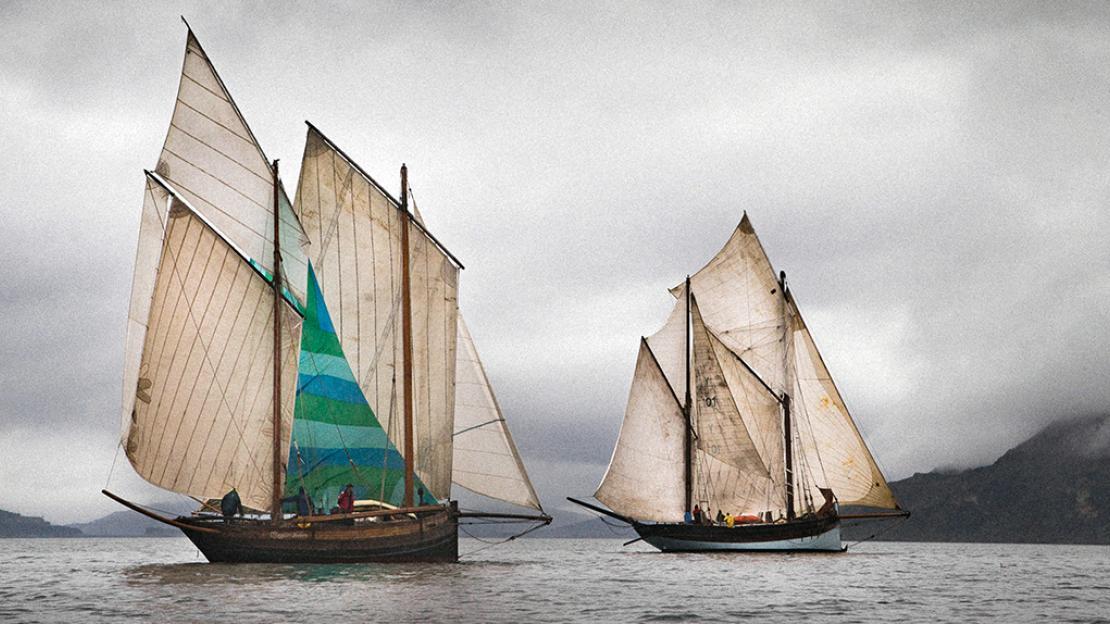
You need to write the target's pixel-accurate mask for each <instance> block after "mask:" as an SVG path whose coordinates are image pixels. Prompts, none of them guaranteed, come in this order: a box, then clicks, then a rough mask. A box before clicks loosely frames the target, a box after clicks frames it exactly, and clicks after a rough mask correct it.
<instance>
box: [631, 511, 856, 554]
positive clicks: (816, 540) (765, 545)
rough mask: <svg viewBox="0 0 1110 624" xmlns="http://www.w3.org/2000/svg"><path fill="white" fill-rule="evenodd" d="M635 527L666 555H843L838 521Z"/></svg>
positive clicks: (641, 525)
mask: <svg viewBox="0 0 1110 624" xmlns="http://www.w3.org/2000/svg"><path fill="white" fill-rule="evenodd" d="M633 528H634V529H635V530H636V532H637V533H638V534H639V535H640V537H641V538H643V540H644V541H645V542H647V543H648V544H651V545H652V546H654V547H656V548H658V549H659V550H661V551H663V552H843V551H844V550H845V548H844V546H843V544H842V543H841V541H840V521H839V519H838V518H819V519H811V520H799V521H796V522H790V523H785V524H750V525H738V526H735V527H731V528H730V527H726V526H717V525H709V526H707V525H694V524H641V523H635V524H634V525H633Z"/></svg>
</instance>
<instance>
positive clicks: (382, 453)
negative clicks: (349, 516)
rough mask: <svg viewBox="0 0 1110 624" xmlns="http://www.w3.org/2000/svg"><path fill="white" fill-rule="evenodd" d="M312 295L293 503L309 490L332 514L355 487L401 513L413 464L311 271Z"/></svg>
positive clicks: (291, 478)
mask: <svg viewBox="0 0 1110 624" xmlns="http://www.w3.org/2000/svg"><path fill="white" fill-rule="evenodd" d="M307 295H308V299H307V301H306V305H305V316H304V331H303V333H302V334H301V353H300V367H299V369H298V375H297V403H296V410H295V411H296V415H295V419H294V421H293V436H292V443H291V445H290V449H289V462H288V464H287V474H286V480H285V495H286V496H293V495H294V494H296V492H297V490H298V489H299V488H300V487H304V488H305V492H307V493H308V494H309V496H310V497H311V498H312V500H313V501H315V503H316V505H317V507H318V508H320V509H325V510H327V509H331V508H332V507H334V506H335V505H336V502H337V499H338V498H339V493H340V492H341V491H342V490H343V488H344V487H345V486H346V485H347V484H348V483H350V484H351V485H353V486H354V492H355V497H356V498H358V499H372V500H379V501H385V502H387V503H390V504H392V505H397V506H400V505H401V504H402V503H403V502H404V496H405V492H404V486H405V459H404V457H402V456H401V454H400V453H399V452H398V451H397V447H395V446H394V445H393V444H392V443H391V442H390V441H389V438H388V437H387V436H386V434H385V431H384V430H383V429H382V425H381V423H380V422H379V421H378V419H377V417H375V415H374V412H373V410H372V409H370V405H369V404H368V403H367V402H366V397H365V396H364V395H363V394H362V390H361V389H360V388H359V386H358V383H357V382H356V381H355V378H354V374H353V373H352V372H351V367H350V365H349V364H348V362H347V358H346V356H345V355H344V353H343V347H342V346H341V345H340V344H339V337H338V336H337V335H336V333H335V325H334V324H333V323H332V320H331V316H330V315H329V314H328V307H327V304H326V303H325V301H324V297H323V293H322V292H321V291H320V287H319V284H318V283H317V281H316V275H315V273H314V272H313V270H312V267H311V266H310V267H309V282H308V293H307ZM415 487H416V488H417V492H416V493H414V499H416V498H417V497H418V496H419V490H421V489H424V484H423V483H421V482H420V481H419V480H417V482H416V484H415ZM416 502H417V504H420V503H421V502H431V496H430V495H426V496H425V497H424V501H419V500H417V501H416Z"/></svg>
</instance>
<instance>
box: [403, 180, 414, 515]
mask: <svg viewBox="0 0 1110 624" xmlns="http://www.w3.org/2000/svg"><path fill="white" fill-rule="evenodd" d="M409 218H410V217H409V170H408V167H406V166H405V165H404V164H402V165H401V344H402V350H403V352H404V367H403V369H404V385H405V391H404V392H405V498H404V506H405V507H412V490H413V482H414V480H415V479H414V477H413V451H412V449H413V446H412V296H411V293H410V292H409Z"/></svg>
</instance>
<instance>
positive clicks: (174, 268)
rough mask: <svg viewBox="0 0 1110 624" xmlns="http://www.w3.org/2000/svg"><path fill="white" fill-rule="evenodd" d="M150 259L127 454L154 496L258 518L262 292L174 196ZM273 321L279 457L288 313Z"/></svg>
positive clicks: (263, 489) (286, 391) (287, 402)
mask: <svg viewBox="0 0 1110 624" xmlns="http://www.w3.org/2000/svg"><path fill="white" fill-rule="evenodd" d="M151 194H152V196H154V197H155V198H157V197H158V196H159V195H158V194H156V193H154V192H153V191H152V192H151ZM155 203H157V202H155ZM145 232H146V233H147V234H150V233H151V232H159V228H147V229H146V230H145ZM159 233H160V232H159ZM150 244H151V238H150V237H144V240H143V242H141V243H140V250H141V251H142V250H147V251H149V247H150ZM155 257H157V258H158V268H157V280H156V283H155V286H154V288H153V292H152V293H151V299H150V302H149V306H147V307H148V309H149V315H148V320H147V331H146V332H145V335H144V337H143V347H142V357H141V364H140V366H139V369H138V372H137V375H136V377H137V379H136V381H135V383H134V385H132V386H131V392H132V393H133V394H134V396H135V399H132V400H131V403H132V404H133V410H132V411H131V418H130V419H129V422H128V427H127V430H126V432H125V439H126V447H125V448H126V452H127V457H128V459H129V460H130V461H131V464H132V465H133V466H134V467H135V470H136V471H137V472H138V473H139V475H141V476H142V477H143V478H144V479H146V480H147V481H149V482H151V483H153V484H155V485H157V486H160V487H163V488H165V489H168V490H172V491H174V492H179V493H181V494H187V495H190V496H195V497H197V498H219V497H221V496H223V494H225V493H226V492H227V491H228V490H230V489H231V488H236V489H238V491H239V494H240V497H241V498H242V500H243V503H244V504H245V505H248V506H251V507H255V508H261V509H267V508H269V505H270V495H271V491H272V487H273V484H272V482H271V480H272V473H271V468H272V461H273V460H272V435H273V398H274V397H273V370H274V352H273V346H274V345H273V322H274V297H273V290H272V288H271V287H270V285H269V284H268V283H267V281H266V280H265V279H264V278H263V277H262V276H261V275H260V274H259V273H258V272H257V271H256V270H255V268H254V267H252V266H251V264H250V263H249V262H248V261H247V260H246V259H245V258H243V257H242V256H241V255H240V254H239V253H238V252H237V251H236V249H235V248H233V247H232V246H231V245H230V244H228V243H227V242H226V241H225V240H224V239H223V238H222V237H221V236H220V235H219V234H217V233H216V232H215V231H214V230H213V229H212V227H211V226H210V225H208V224H207V223H206V222H205V221H204V220H203V219H201V218H200V217H198V216H197V214H195V213H194V212H192V210H190V209H189V208H188V207H187V206H186V204H185V203H184V202H182V201H180V200H179V199H176V198H175V201H173V202H172V209H171V210H170V211H169V220H168V224H167V227H166V229H165V231H164V240H163V244H162V245H161V253H160V254H158V253H156V254H155ZM136 275H137V278H136V283H137V287H136V289H134V292H133V301H132V304H133V305H132V311H133V313H136V314H139V315H140V316H141V308H142V305H141V304H136V299H138V298H141V297H142V296H143V292H145V291H146V290H147V276H149V271H145V270H144V271H142V272H141V273H137V274H136ZM140 283H141V288H140ZM280 312H281V314H282V315H283V316H282V330H283V333H282V355H283V357H282V390H283V394H282V397H281V400H282V406H281V412H282V415H283V418H282V423H283V428H282V432H281V440H282V444H283V448H284V447H288V444H289V426H290V423H291V422H292V420H293V418H292V416H293V400H294V394H295V390H296V375H297V366H296V363H297V345H298V344H299V341H300V327H301V323H300V317H299V316H298V315H297V314H296V313H295V312H294V311H292V310H291V309H290V308H289V306H288V305H282V306H281V307H280Z"/></svg>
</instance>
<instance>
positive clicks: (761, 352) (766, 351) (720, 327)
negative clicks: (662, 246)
mask: <svg viewBox="0 0 1110 624" xmlns="http://www.w3.org/2000/svg"><path fill="white" fill-rule="evenodd" d="M681 288H682V287H681V286H676V287H675V288H673V289H672V290H671V292H672V293H674V294H675V296H676V297H677V296H679V294H678V293H679V292H680V290H681ZM690 288H691V290H692V291H693V293H694V295H695V296H696V297H697V298H698V304H699V305H700V306H701V313H702V315H703V316H704V318H705V324H706V326H707V327H709V329H710V330H712V331H713V333H714V334H715V335H716V336H717V338H719V339H720V340H721V342H723V343H724V344H725V346H727V347H728V348H729V350H731V351H732V352H734V353H736V354H737V355H739V356H740V357H742V358H743V359H744V361H745V362H747V363H748V365H749V366H751V367H752V369H753V370H754V371H755V373H756V374H757V375H759V377H760V378H762V379H763V380H764V381H765V382H767V384H768V385H770V386H771V387H772V388H773V389H774V390H775V392H776V393H781V392H783V391H784V390H785V389H786V388H787V386H788V382H787V380H786V379H785V376H784V375H785V369H786V358H787V354H786V353H785V349H786V348H787V345H786V343H785V340H784V337H785V335H786V329H787V324H786V323H784V321H783V319H784V318H785V317H784V307H783V299H782V293H781V292H780V287H779V283H778V278H777V277H776V276H775V271H774V269H773V268H772V267H771V263H770V261H769V260H768V259H767V254H765V253H764V252H763V246H762V245H760V243H759V239H758V238H757V237H756V235H755V230H753V229H752V226H751V222H749V221H748V216H747V215H746V214H745V215H744V218H743V219H742V220H741V221H740V225H739V226H737V228H736V230H735V231H734V232H733V234H732V237H731V238H730V239H729V240H728V242H727V243H725V246H724V248H722V249H721V251H719V252H718V253H717V255H716V256H714V258H713V259H712V260H710V261H709V264H707V265H705V267H704V268H702V269H701V270H700V271H698V272H697V273H695V274H694V275H692V276H691V277H690Z"/></svg>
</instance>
